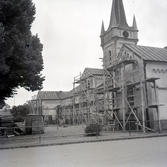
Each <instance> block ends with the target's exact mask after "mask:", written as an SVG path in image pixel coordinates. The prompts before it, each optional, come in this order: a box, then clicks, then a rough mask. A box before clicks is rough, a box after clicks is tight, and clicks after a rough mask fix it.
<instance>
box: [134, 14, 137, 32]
mask: <svg viewBox="0 0 167 167" xmlns="http://www.w3.org/2000/svg"><path fill="white" fill-rule="evenodd" d="M133 29H134V30H138V28H137V23H136V18H135V15H134V16H133Z"/></svg>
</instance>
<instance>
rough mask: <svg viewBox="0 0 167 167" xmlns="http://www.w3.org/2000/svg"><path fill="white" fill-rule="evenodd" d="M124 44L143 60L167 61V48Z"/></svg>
mask: <svg viewBox="0 0 167 167" xmlns="http://www.w3.org/2000/svg"><path fill="white" fill-rule="evenodd" d="M124 46H125V47H127V48H128V49H130V50H131V51H132V52H134V53H135V54H137V55H138V56H139V57H141V58H142V59H143V60H146V61H161V62H167V49H164V48H157V47H150V46H140V45H127V44H126V45H124Z"/></svg>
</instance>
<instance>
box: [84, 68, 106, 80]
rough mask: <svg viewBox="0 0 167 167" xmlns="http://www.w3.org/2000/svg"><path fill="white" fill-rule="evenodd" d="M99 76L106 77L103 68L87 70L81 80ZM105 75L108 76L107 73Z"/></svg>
mask: <svg viewBox="0 0 167 167" xmlns="http://www.w3.org/2000/svg"><path fill="white" fill-rule="evenodd" d="M95 75H96V76H98V75H101V76H102V75H104V70H103V69H101V68H85V70H84V72H83V74H82V76H81V80H82V79H85V78H88V77H90V76H95ZM105 75H107V72H105Z"/></svg>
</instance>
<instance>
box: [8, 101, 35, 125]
mask: <svg viewBox="0 0 167 167" xmlns="http://www.w3.org/2000/svg"><path fill="white" fill-rule="evenodd" d="M31 110H32V109H31V107H30V106H29V104H26V103H25V104H23V105H19V106H13V107H12V109H11V110H10V112H11V114H12V115H13V119H14V121H16V122H22V121H24V118H25V116H26V115H27V114H29V113H31Z"/></svg>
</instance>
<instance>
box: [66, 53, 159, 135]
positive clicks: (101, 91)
mask: <svg viewBox="0 0 167 167" xmlns="http://www.w3.org/2000/svg"><path fill="white" fill-rule="evenodd" d="M143 62H144V61H143V60H142V59H140V60H138V59H136V57H135V54H134V53H133V52H130V53H127V52H126V54H125V53H124V51H123V50H121V51H120V53H119V55H118V56H117V59H116V60H114V61H112V62H110V64H109V66H107V68H106V66H105V65H103V81H102V83H101V84H100V85H96V84H95V85H94V86H92V85H91V84H90V81H89V78H90V77H94V76H93V75H92V74H91V73H89V75H88V76H83V74H81V73H80V74H79V75H78V76H76V77H74V82H73V91H72V98H71V102H70V103H69V105H66V106H65V108H66V109H64V111H65V112H64V113H65V114H64V118H65V119H69V122H70V123H71V124H84V123H87V122H90V121H91V122H92V123H101V124H103V125H104V126H106V127H108V126H112V128H113V130H114V129H117V130H122V131H126V130H128V128H129V125H130V126H131V127H130V128H131V129H132V130H137V131H139V130H142V131H143V132H144V133H145V132H146V131H153V132H156V131H157V130H158V131H161V124H160V118H159V106H160V104H159V100H158V88H157V84H156V81H157V80H158V79H159V78H154V77H152V78H146V75H145V66H144V63H143ZM88 72H89V71H88ZM94 79H95V78H94ZM148 89H151V91H152V94H153V95H152V96H154V102H150V100H149V99H150V94H149V91H148ZM153 112H155V113H156V115H157V125H151V124H150V123H149V121H150V118H149V115H150V113H151V114H152V113H153ZM67 113H68V114H67ZM154 124H155V123H154ZM155 126H157V129H155V128H154V127H155Z"/></svg>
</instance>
